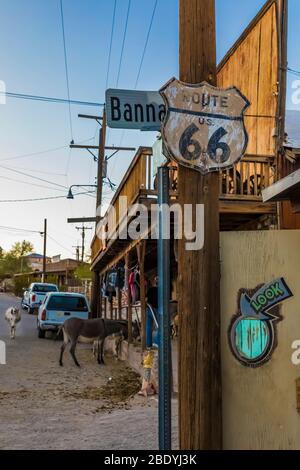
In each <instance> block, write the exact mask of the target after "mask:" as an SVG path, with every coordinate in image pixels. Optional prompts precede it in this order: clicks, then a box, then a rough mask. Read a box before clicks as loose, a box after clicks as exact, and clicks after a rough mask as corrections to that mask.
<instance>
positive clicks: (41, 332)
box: [38, 327, 46, 339]
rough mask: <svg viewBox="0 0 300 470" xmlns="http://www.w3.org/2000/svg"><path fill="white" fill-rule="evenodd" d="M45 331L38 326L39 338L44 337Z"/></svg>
mask: <svg viewBox="0 0 300 470" xmlns="http://www.w3.org/2000/svg"><path fill="white" fill-rule="evenodd" d="M45 333H46V331H44V330H41V328H40V327H38V337H39V338H41V339H43V338H45Z"/></svg>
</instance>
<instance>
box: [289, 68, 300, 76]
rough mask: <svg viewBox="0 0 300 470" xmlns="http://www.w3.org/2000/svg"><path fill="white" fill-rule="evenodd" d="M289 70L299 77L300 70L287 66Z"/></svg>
mask: <svg viewBox="0 0 300 470" xmlns="http://www.w3.org/2000/svg"><path fill="white" fill-rule="evenodd" d="M287 71H288V72H290V73H291V74H293V75H297V77H299V76H300V71H299V70H293V69H291V68H289V67H288V68H287Z"/></svg>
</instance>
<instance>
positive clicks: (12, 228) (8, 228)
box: [0, 225, 42, 234]
mask: <svg viewBox="0 0 300 470" xmlns="http://www.w3.org/2000/svg"><path fill="white" fill-rule="evenodd" d="M0 230H13V231H15V232H26V233H39V234H41V233H42V232H41V231H40V230H27V229H24V228H18V227H6V226H5V225H0Z"/></svg>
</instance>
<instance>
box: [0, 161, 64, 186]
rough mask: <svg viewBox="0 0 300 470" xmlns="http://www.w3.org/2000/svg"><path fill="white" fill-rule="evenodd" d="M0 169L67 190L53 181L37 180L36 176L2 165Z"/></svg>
mask: <svg viewBox="0 0 300 470" xmlns="http://www.w3.org/2000/svg"><path fill="white" fill-rule="evenodd" d="M0 168H4V169H5V170H8V171H12V172H13V173H18V174H19V175H23V176H27V177H29V178H32V179H35V180H38V181H43V183H48V184H53V185H54V186H58V187H59V188H64V189H68V188H67V186H63V185H62V184H58V183H54V182H53V181H49V180H46V179H44V178H39V177H38V176H33V175H29V174H28V173H24V172H23V171H19V170H14V169H12V168H9V167H7V166H4V165H0Z"/></svg>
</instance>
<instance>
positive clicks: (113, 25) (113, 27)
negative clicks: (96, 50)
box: [105, 0, 117, 89]
mask: <svg viewBox="0 0 300 470" xmlns="http://www.w3.org/2000/svg"><path fill="white" fill-rule="evenodd" d="M116 9H117V0H115V3H114V10H113V19H112V26H111V33H110V45H109V53H108V63H107V72H106V85H105V89H107V85H108V79H109V71H110V60H111V50H112V42H113V36H114V29H115V20H116Z"/></svg>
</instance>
